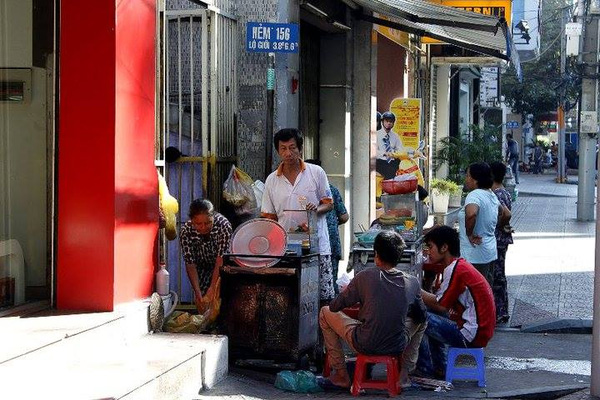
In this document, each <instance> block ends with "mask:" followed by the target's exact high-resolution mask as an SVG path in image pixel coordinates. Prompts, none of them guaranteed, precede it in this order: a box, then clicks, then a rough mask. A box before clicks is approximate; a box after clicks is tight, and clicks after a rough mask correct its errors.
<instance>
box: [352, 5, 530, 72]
mask: <svg viewBox="0 0 600 400" xmlns="http://www.w3.org/2000/svg"><path fill="white" fill-rule="evenodd" d="M353 2H354V3H355V4H357V5H359V6H361V7H362V8H363V11H370V12H375V13H379V14H383V15H385V16H386V17H388V18H389V19H382V18H377V17H374V16H372V15H369V14H367V13H365V12H361V11H359V14H358V15H357V17H358V18H360V19H363V20H365V21H369V22H372V23H374V24H379V25H383V26H388V27H390V28H394V29H398V30H401V31H405V32H409V33H412V34H415V35H419V36H427V37H430V38H433V39H438V40H441V41H443V42H445V43H449V44H453V45H456V46H458V47H462V48H465V49H468V50H472V51H475V52H477V53H481V54H486V55H490V56H493V57H497V58H500V59H503V60H507V61H510V62H511V63H512V64H513V66H514V67H515V68H516V70H517V76H518V77H519V80H520V79H521V65H520V60H519V54H518V53H517V51H516V49H515V45H514V42H513V40H512V37H511V35H510V30H509V29H508V27H507V24H506V21H505V20H504V18H498V17H494V16H490V15H483V14H478V13H474V12H470V11H464V10H461V9H457V8H452V7H447V6H443V5H440V4H435V3H430V2H427V1H425V0H353Z"/></svg>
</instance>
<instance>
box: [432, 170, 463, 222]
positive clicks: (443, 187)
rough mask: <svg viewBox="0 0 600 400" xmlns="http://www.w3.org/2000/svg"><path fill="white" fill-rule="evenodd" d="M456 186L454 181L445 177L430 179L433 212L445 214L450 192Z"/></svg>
mask: <svg viewBox="0 0 600 400" xmlns="http://www.w3.org/2000/svg"><path fill="white" fill-rule="evenodd" d="M456 186H457V185H456V183H454V182H452V181H450V180H447V179H437V178H433V179H432V180H431V184H430V189H431V200H432V202H433V212H434V213H441V214H445V213H447V212H448V200H449V199H450V192H451V191H452V190H453V189H454V188H455V187H456Z"/></svg>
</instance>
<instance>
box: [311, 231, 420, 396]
mask: <svg viewBox="0 0 600 400" xmlns="http://www.w3.org/2000/svg"><path fill="white" fill-rule="evenodd" d="M404 247H405V245H404V241H403V240H402V237H401V236H400V235H399V234H398V233H397V232H394V231H383V232H381V233H379V234H378V235H377V237H376V238H375V243H374V245H373V248H374V250H375V265H376V266H377V268H367V269H365V270H363V271H361V272H360V273H358V274H357V275H356V276H355V277H354V279H353V280H352V281H351V282H350V284H349V285H348V287H347V288H346V289H345V290H344V291H342V292H341V293H340V294H339V295H338V296H337V297H336V298H335V299H334V300H333V301H332V302H331V303H330V304H329V306H325V307H323V308H321V312H320V313H319V325H321V330H322V331H323V338H324V341H325V347H326V349H327V357H329V365H330V366H331V375H330V377H329V380H330V381H331V383H333V384H334V385H337V386H341V387H345V388H348V387H350V377H349V375H348V370H347V368H346V360H345V358H344V352H343V350H342V343H341V341H340V338H341V339H343V340H344V341H346V343H348V345H349V346H350V347H351V348H352V350H354V351H355V352H358V353H362V354H369V355H402V373H401V384H403V385H405V384H407V383H410V382H409V381H408V373H410V372H412V371H413V370H414V368H415V364H416V361H417V357H418V350H419V344H420V343H421V338H422V337H423V332H424V331H425V327H426V324H427V322H426V316H427V312H426V308H425V304H424V303H423V299H422V298H421V287H420V285H419V281H418V280H417V278H415V277H414V276H411V275H408V274H405V273H403V272H402V271H400V270H398V269H396V268H395V267H396V265H397V264H398V262H399V261H400V257H401V255H402V252H403V251H404ZM356 303H360V311H359V313H358V320H355V319H353V318H350V317H349V316H347V315H346V314H344V313H343V312H340V311H342V310H343V309H344V308H346V307H352V306H354V305H355V304H356Z"/></svg>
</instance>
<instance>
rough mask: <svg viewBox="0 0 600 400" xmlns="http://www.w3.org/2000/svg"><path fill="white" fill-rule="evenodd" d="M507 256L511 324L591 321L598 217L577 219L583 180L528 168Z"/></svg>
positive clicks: (526, 326)
mask: <svg viewBox="0 0 600 400" xmlns="http://www.w3.org/2000/svg"><path fill="white" fill-rule="evenodd" d="M520 182H521V183H520V184H519V185H518V186H517V187H518V189H519V197H518V199H517V201H516V202H515V203H514V204H513V218H512V221H511V223H512V225H513V227H514V228H515V234H514V235H513V237H514V244H513V245H511V246H509V248H508V252H507V259H506V274H507V277H508V289H509V301H510V308H509V311H510V312H511V319H510V326H512V327H521V328H524V329H530V330H535V329H536V327H537V328H539V329H540V330H552V328H553V327H560V326H563V327H564V326H565V323H566V325H567V326H568V325H571V326H581V325H582V324H583V325H584V326H591V318H592V299H593V277H594V272H593V271H594V256H595V252H594V248H595V238H594V236H595V231H596V224H595V222H579V221H577V220H576V211H577V203H576V202H577V185H571V184H558V183H556V182H555V180H554V176H551V175H530V174H523V175H522V176H521V179H520Z"/></svg>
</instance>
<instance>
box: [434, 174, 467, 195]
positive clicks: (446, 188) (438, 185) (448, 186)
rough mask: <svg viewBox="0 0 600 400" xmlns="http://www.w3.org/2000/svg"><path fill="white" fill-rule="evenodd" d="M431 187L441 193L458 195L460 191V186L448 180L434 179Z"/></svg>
mask: <svg viewBox="0 0 600 400" xmlns="http://www.w3.org/2000/svg"><path fill="white" fill-rule="evenodd" d="M429 187H430V188H431V189H432V190H433V189H437V190H438V191H439V192H440V193H452V194H454V193H458V191H459V190H460V186H458V185H457V184H456V183H454V182H452V181H450V180H447V179H437V178H433V179H432V180H431V183H430V185H429Z"/></svg>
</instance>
